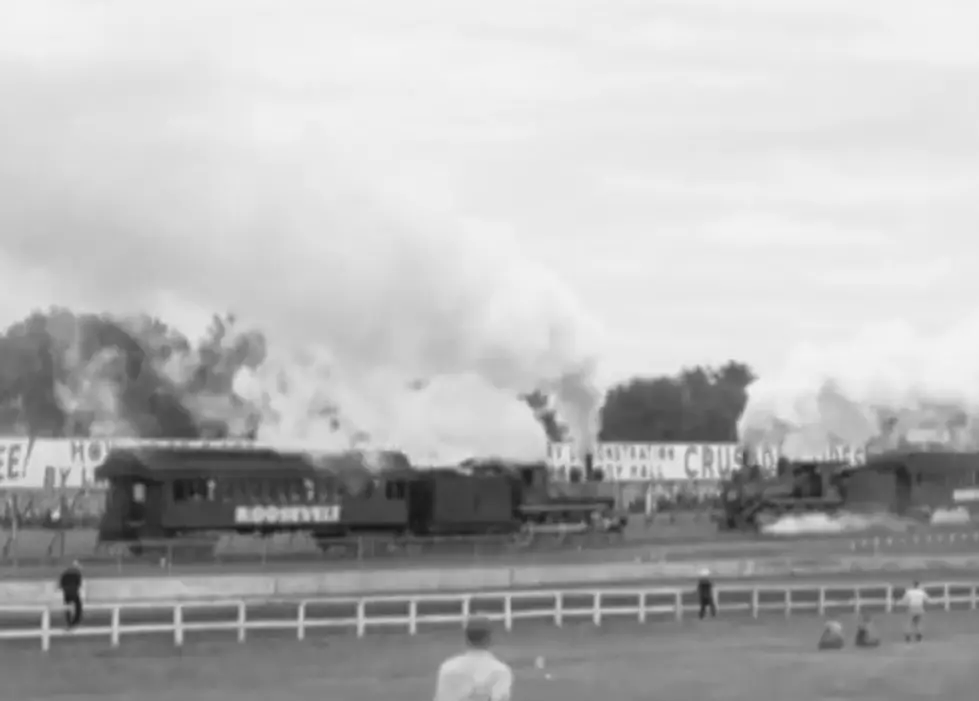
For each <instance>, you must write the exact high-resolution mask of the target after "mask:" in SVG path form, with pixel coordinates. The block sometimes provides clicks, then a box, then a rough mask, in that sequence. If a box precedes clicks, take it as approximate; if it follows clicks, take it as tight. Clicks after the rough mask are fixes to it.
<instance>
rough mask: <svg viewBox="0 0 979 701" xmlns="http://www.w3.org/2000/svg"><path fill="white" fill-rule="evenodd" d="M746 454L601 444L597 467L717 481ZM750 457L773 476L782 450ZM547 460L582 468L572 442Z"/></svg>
mask: <svg viewBox="0 0 979 701" xmlns="http://www.w3.org/2000/svg"><path fill="white" fill-rule="evenodd" d="M742 451H743V447H741V446H739V445H738V444H737V443H601V444H599V445H598V446H597V447H596V449H595V467H596V468H599V469H601V470H602V472H603V473H604V474H605V478H606V479H608V480H612V481H627V482H632V481H641V482H645V481H654V482H676V481H701V480H706V481H716V480H723V479H726V478H728V477H730V475H731V472H732V471H734V470H736V469H737V468H739V467H740V466H741V464H742V459H743V453H742ZM751 457H752V460H753V461H754V463H755V464H757V465H760V466H761V467H762V469H763V470H765V471H766V472H769V473H774V471H775V468H776V466H777V464H778V459H779V451H778V449H777V448H775V447H760V448H757V449H754V450H752V451H751ZM814 458H816V459H819V460H843V461H846V462H850V463H852V464H862V463H863V462H865V460H866V453H865V452H864V450H863V449H862V448H860V449H851V448H847V447H841V448H839V449H835V450H833V451H830V452H828V453H827V454H826V455H819V456H814ZM548 461H549V464H550V465H551V466H552V467H553V468H554V469H555V472H556V473H557V474H558V475H559V476H560V475H561V474H566V473H567V471H568V470H569V468H571V467H580V466H581V465H582V464H583V458H582V457H581V456H580V455H578V451H577V449H576V447H575V446H574V445H572V444H570V443H554V444H551V445H550V446H549V449H548Z"/></svg>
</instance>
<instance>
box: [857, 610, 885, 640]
mask: <svg viewBox="0 0 979 701" xmlns="http://www.w3.org/2000/svg"><path fill="white" fill-rule="evenodd" d="M853 644H854V645H856V646H857V647H878V646H879V645H880V636H879V635H877V628H876V627H875V626H874V623H873V621H871V620H870V614H867V613H864V614H861V615H860V622H859V623H858V624H857V637H856V640H854V643H853Z"/></svg>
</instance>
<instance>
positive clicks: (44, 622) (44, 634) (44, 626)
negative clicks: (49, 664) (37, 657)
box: [41, 608, 51, 652]
mask: <svg viewBox="0 0 979 701" xmlns="http://www.w3.org/2000/svg"><path fill="white" fill-rule="evenodd" d="M50 649H51V609H49V608H45V609H44V610H43V611H42V612H41V651H42V652H47V651H48V650H50Z"/></svg>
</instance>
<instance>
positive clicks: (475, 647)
mask: <svg viewBox="0 0 979 701" xmlns="http://www.w3.org/2000/svg"><path fill="white" fill-rule="evenodd" d="M491 639H492V634H491V631H490V624H489V621H486V620H484V619H474V620H471V621H469V622H468V623H467V624H466V646H467V647H468V648H469V649H468V650H466V651H465V652H463V653H460V654H458V655H455V656H453V657H450V658H449V659H447V660H446V661H445V662H443V663H442V666H441V667H439V677H438V685H437V687H436V690H435V701H510V691H511V689H512V687H513V670H511V669H510V665H508V664H507V663H506V662H504V661H503V660H501V659H499V658H498V657H496V655H494V654H493V653H492V652H490V650H489V647H490V643H491V642H492V640H491Z"/></svg>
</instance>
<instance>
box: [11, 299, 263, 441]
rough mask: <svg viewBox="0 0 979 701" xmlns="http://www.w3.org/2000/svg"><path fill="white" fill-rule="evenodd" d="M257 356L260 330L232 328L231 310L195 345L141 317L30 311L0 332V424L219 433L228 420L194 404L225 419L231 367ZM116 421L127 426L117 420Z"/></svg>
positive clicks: (53, 432)
mask: <svg viewBox="0 0 979 701" xmlns="http://www.w3.org/2000/svg"><path fill="white" fill-rule="evenodd" d="M264 357H265V340H264V338H262V336H261V335H260V334H257V333H254V332H246V333H240V332H238V331H237V330H236V328H235V319H234V317H233V316H230V315H228V316H223V317H220V316H215V317H214V319H213V321H212V324H211V327H210V329H209V330H208V333H207V334H206V335H205V337H204V339H203V340H202V341H201V342H199V343H198V344H196V345H194V344H191V343H190V341H189V340H188V339H187V338H186V337H185V336H184V335H183V334H181V333H180V332H179V331H177V330H175V329H173V328H172V327H170V326H168V325H167V324H166V323H165V322H163V321H161V320H159V319H155V318H152V317H148V316H140V317H132V318H124V319H117V318H113V317H109V316H107V315H97V314H78V315H76V314H74V313H73V312H71V311H69V310H66V309H61V308H53V309H49V310H47V311H44V312H41V311H37V312H34V313H33V314H31V315H30V316H29V317H27V318H26V319H24V320H23V321H20V322H18V323H16V324H13V325H12V326H10V327H9V328H8V329H7V330H6V332H4V333H3V335H2V336H0V431H2V432H3V433H6V434H8V435H9V434H12V433H14V434H31V435H34V436H71V435H75V436H83V435H92V434H93V433H95V434H98V433H103V434H104V433H106V432H108V431H109V430H112V431H113V432H116V433H118V432H119V431H120V429H121V430H123V431H124V432H125V433H127V434H129V435H137V436H142V437H149V438H164V437H166V438H196V437H201V436H205V435H206V436H219V435H222V434H224V433H226V429H227V424H226V421H224V420H221V419H220V418H216V417H211V420H209V419H208V412H207V411H201V409H202V407H201V406H200V404H201V403H202V402H206V403H207V404H209V405H210V406H212V407H216V408H218V409H219V411H216V412H212V413H214V414H219V415H221V416H225V417H226V416H227V415H228V413H229V412H230V411H231V409H232V408H236V409H238V410H241V406H240V404H241V402H240V400H239V399H238V398H237V397H235V396H234V392H233V381H234V377H235V374H236V373H237V371H238V370H239V369H240V368H241V367H243V366H246V365H248V366H252V367H254V366H256V365H257V364H258V363H261V362H262V360H263V359H264ZM236 402H237V404H238V406H237V407H235V404H236ZM201 417H203V419H202V418H201ZM121 419H124V421H125V424H126V425H124V426H120V420H121Z"/></svg>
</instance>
